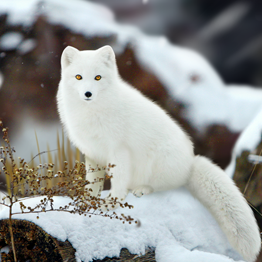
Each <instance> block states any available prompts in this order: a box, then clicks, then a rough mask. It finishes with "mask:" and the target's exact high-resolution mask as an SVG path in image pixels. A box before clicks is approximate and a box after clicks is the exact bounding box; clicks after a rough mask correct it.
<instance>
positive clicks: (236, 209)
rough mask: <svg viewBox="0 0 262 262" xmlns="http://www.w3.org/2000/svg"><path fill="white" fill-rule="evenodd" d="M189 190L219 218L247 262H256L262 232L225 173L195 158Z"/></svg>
mask: <svg viewBox="0 0 262 262" xmlns="http://www.w3.org/2000/svg"><path fill="white" fill-rule="evenodd" d="M188 188H189V190H190V191H191V193H192V194H193V195H194V196H195V197H197V198H198V199H199V200H200V201H201V202H202V203H203V204H204V205H205V206H206V207H207V208H208V209H209V211H210V212H211V213H212V214H213V216H214V217H215V218H216V220H217V222H218V223H219V225H220V227H221V228H222V230H223V231H224V233H225V234H226V236H227V238H228V240H229V242H230V243H231V245H232V247H233V248H235V249H236V250H237V251H238V252H239V253H240V254H241V255H242V256H243V258H244V259H246V260H247V261H249V262H253V261H255V259H256V257H257V255H258V253H259V251H260V247H261V239H260V233H259V229H258V226H257V223H256V220H255V217H254V215H253V212H252V210H251V209H250V207H249V205H248V203H247V201H246V200H245V199H244V197H243V195H242V194H241V193H240V191H239V190H238V188H237V187H236V186H235V184H234V182H233V181H232V180H231V179H230V178H229V177H228V176H227V175H226V173H225V172H224V171H223V170H222V169H220V168H219V167H218V166H216V165H215V164H213V163H212V162H211V161H209V160H208V159H207V158H205V157H201V156H196V157H195V161H194V164H193V170H192V175H191V177H190V179H189V183H188Z"/></svg>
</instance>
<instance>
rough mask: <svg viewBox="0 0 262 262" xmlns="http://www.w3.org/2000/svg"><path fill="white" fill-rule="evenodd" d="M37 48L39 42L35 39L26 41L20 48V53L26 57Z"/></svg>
mask: <svg viewBox="0 0 262 262" xmlns="http://www.w3.org/2000/svg"><path fill="white" fill-rule="evenodd" d="M36 46H37V42H36V40H34V39H31V38H30V39H26V40H24V41H23V42H22V43H21V44H20V45H19V46H18V48H17V49H18V53H19V54H20V55H25V54H27V53H29V52H31V51H32V50H33V49H34V48H35V47H36Z"/></svg>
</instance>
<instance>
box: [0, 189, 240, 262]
mask: <svg viewBox="0 0 262 262" xmlns="http://www.w3.org/2000/svg"><path fill="white" fill-rule="evenodd" d="M106 193H107V192H105V191H104V192H103V195H104V196H105V195H106ZM54 200H55V201H54V203H55V206H57V207H59V206H65V205H66V204H67V203H68V201H69V200H68V199H67V198H63V197H55V198H54ZM126 200H127V202H128V203H129V204H131V205H133V206H134V208H133V209H130V210H129V209H128V210H126V209H122V208H120V209H117V210H116V212H117V213H119V214H121V213H124V214H125V215H130V216H131V217H133V218H135V219H139V220H140V222H141V226H140V227H138V226H137V225H136V224H131V225H129V224H122V222H121V221H119V220H117V219H112V220H111V219H109V218H105V217H101V216H92V217H91V218H89V217H88V216H86V217H85V216H79V215H78V214H69V213H65V212H61V211H60V212H56V211H55V212H54V211H53V212H46V213H39V214H20V215H14V216H13V218H20V219H27V220H29V221H32V222H34V223H35V224H37V225H39V226H41V227H42V228H43V229H44V230H45V231H46V232H47V233H49V234H51V235H52V236H54V237H56V238H58V239H59V240H62V241H65V240H68V241H69V242H70V243H71V244H72V246H73V247H74V248H75V249H76V254H75V255H76V259H77V261H78V262H81V261H84V262H88V261H92V259H103V258H104V257H106V256H108V257H114V256H116V257H117V256H119V254H120V250H121V248H127V249H128V250H129V251H130V252H131V253H133V254H144V253H145V250H146V248H147V247H153V248H155V254H156V260H157V261H158V262H174V261H177V262H192V261H194V262H210V261H212V262H233V261H242V260H241V258H240V256H239V255H238V254H237V253H236V252H235V251H234V250H233V249H232V247H231V246H230V245H229V243H228V241H227V239H226V237H225V235H224V234H223V232H222V231H221V229H220V228H219V226H218V224H217V223H216V221H215V220H214V218H213V217H212V216H211V214H210V213H209V212H208V211H207V210H206V209H205V208H204V207H203V206H202V205H201V204H200V203H199V202H198V201H197V200H196V199H194V198H193V197H192V196H191V195H190V194H189V193H188V191H187V190H186V189H183V188H181V189H178V190H171V191H167V192H158V193H153V194H151V195H147V196H143V197H141V198H135V197H134V196H133V195H131V194H129V195H128V197H127V199H126ZM39 202H40V198H34V199H31V200H27V201H23V203H24V205H26V206H31V207H33V206H34V204H35V203H39ZM19 210H20V208H19V205H18V204H17V205H16V206H15V207H14V211H19ZM37 215H38V216H39V219H37V218H36V216H37ZM7 217H8V209H7V208H6V207H5V208H4V210H3V211H1V213H0V218H1V219H3V218H7Z"/></svg>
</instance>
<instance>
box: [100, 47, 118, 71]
mask: <svg viewBox="0 0 262 262" xmlns="http://www.w3.org/2000/svg"><path fill="white" fill-rule="evenodd" d="M97 51H98V52H99V55H100V57H101V58H102V61H103V62H104V63H105V65H106V66H108V67H112V66H114V65H115V64H116V57H115V53H114V51H113V49H112V47H111V46H109V45H105V46H103V47H101V48H99V49H98V50H97Z"/></svg>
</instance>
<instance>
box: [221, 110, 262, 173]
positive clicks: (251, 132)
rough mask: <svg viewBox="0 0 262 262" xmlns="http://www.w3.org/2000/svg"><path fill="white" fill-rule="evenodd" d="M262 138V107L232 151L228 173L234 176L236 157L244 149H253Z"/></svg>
mask: <svg viewBox="0 0 262 262" xmlns="http://www.w3.org/2000/svg"><path fill="white" fill-rule="evenodd" d="M261 140H262V107H261V109H260V111H259V113H258V114H257V115H256V116H255V117H254V119H253V120H252V122H251V123H250V124H249V125H248V127H247V128H246V129H245V130H244V131H243V132H242V133H241V135H240V137H239V138H238V140H237V142H236V144H235V146H234V148H233V153H232V159H231V161H230V164H229V166H228V167H227V168H226V170H225V171H226V173H227V174H228V175H229V176H230V177H233V175H234V172H235V167H236V158H237V157H238V156H240V155H241V153H242V152H243V151H244V150H248V151H251V152H252V151H253V150H254V149H255V148H256V147H257V146H258V144H259V143H260V142H261Z"/></svg>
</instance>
